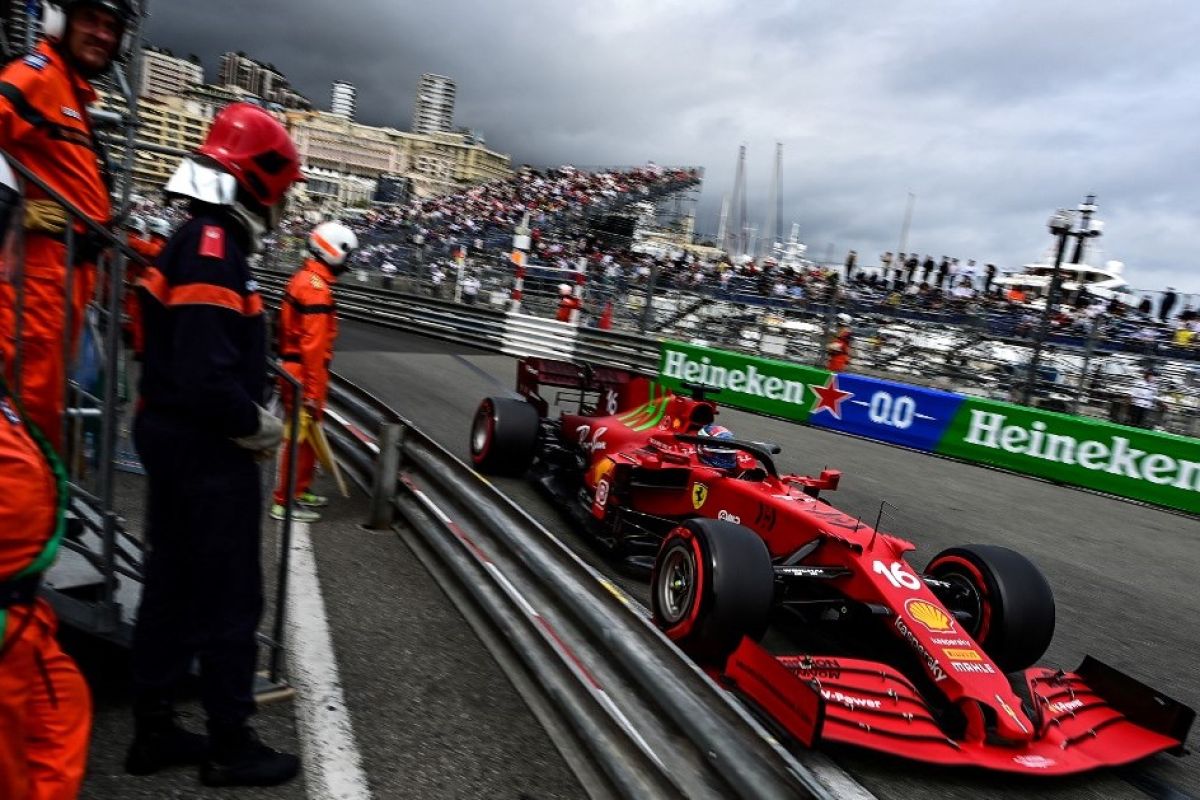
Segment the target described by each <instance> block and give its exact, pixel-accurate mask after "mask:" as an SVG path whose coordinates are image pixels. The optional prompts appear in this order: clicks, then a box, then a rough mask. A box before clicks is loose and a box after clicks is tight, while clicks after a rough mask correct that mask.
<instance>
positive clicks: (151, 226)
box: [146, 217, 171, 239]
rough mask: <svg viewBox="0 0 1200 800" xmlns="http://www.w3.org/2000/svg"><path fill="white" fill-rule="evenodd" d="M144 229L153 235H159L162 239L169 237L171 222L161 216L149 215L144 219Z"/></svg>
mask: <svg viewBox="0 0 1200 800" xmlns="http://www.w3.org/2000/svg"><path fill="white" fill-rule="evenodd" d="M146 229H147V230H149V231H150V233H151V235H153V236H161V237H163V238H164V239H170V238H171V223H169V222H167V221H166V220H165V219H163V218H162V217H151V218H150V219H148V220H146Z"/></svg>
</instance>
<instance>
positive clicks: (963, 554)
mask: <svg viewBox="0 0 1200 800" xmlns="http://www.w3.org/2000/svg"><path fill="white" fill-rule="evenodd" d="M948 557H954V558H958V559H962V560H963V561H966V562H968V563H970V564H972V565H973V566H974V567H975V568H976V570H978V572H979V574H980V575H981V576H982V578H983V586H978V587H977V589H978V590H981V591H982V593H983V595H984V596H985V598H986V600H987V602H988V603H989V605H990V614H991V620H990V623H989V625H988V630H987V631H986V634H985V636H984V638H983V639H978V638H977V639H976V641H978V643H979V646H980V647H982V648H983V650H984V652H986V653H987V654H988V656H989V657H990V658H991V659H992V660H993V661H994V662H996V665H997V666H998V667H1000V668H1001V669H1002V670H1004V671H1005V672H1016V671H1019V670H1023V669H1025V668H1027V667H1030V666H1033V665H1034V664H1035V663H1036V662H1037V661H1038V659H1040V658H1041V657H1042V656H1043V655H1044V654H1045V652H1046V649H1047V648H1048V647H1049V646H1050V641H1051V640H1052V639H1053V637H1054V626H1055V605H1054V593H1053V591H1052V590H1051V588H1050V584H1049V582H1048V581H1047V580H1046V577H1045V576H1044V575H1043V574H1042V572H1041V570H1039V569H1038V568H1037V566H1036V565H1034V564H1033V562H1031V561H1030V560H1029V559H1027V558H1026V557H1025V556H1023V555H1021V554H1020V553H1018V552H1016V551H1015V550H1010V549H1009V548H1007V547H1001V546H999V545H964V546H962V547H952V548H950V549H948V550H944V551H943V552H941V553H939V554H938V555H936V556H934V558H933V559H932V560H931V561H930V562H929V567H928V568H927V569H926V574H928V575H931V576H932V577H935V578H936V577H938V576H939V574H941V575H944V574H947V573H948V572H950V571H954V572H957V573H958V574H962V569H961V567H959V566H958V565H957V564H954V563H953V562H948V561H946V560H945V559H947V558H948ZM965 577H967V578H968V579H970V580H971V581H972V583H977V579H976V577H975V576H974V575H966V576H965Z"/></svg>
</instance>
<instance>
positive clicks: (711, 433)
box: [696, 423, 737, 469]
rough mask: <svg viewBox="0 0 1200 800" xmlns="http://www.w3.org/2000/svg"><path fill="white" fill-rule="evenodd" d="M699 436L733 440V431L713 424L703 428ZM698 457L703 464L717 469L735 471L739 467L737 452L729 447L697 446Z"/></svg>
mask: <svg viewBox="0 0 1200 800" xmlns="http://www.w3.org/2000/svg"><path fill="white" fill-rule="evenodd" d="M697 435H698V436H706V437H708V438H711V439H726V440H728V439H732V438H733V431H731V430H729V429H728V428H724V427H722V426H720V425H717V424H715V423H712V424H709V425H705V426H704V427H703V428H701V429H700V432H699V433H698V434H697ZM696 456H697V457H698V458H699V459H700V463H701V464H706V465H708V466H710V467H716V468H717V469H733V468H734V467H736V466H737V451H736V450H731V449H730V448H728V447H714V446H711V445H704V444H702V445H697V446H696Z"/></svg>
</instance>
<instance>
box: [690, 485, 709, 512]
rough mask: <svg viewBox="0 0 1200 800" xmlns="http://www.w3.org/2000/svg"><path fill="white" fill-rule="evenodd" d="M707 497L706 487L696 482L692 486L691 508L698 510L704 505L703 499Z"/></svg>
mask: <svg viewBox="0 0 1200 800" xmlns="http://www.w3.org/2000/svg"><path fill="white" fill-rule="evenodd" d="M707 499H708V487H707V486H705V485H704V484H703V483H697V484H695V485H693V486H692V508H695V509H696V510H699V509H701V508H703V507H704V501H705V500H707Z"/></svg>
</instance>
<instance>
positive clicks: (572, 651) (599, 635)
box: [326, 375, 830, 798]
mask: <svg viewBox="0 0 1200 800" xmlns="http://www.w3.org/2000/svg"><path fill="white" fill-rule="evenodd" d="M329 397H330V410H329V412H328V413H327V417H326V419H327V420H328V422H329V428H330V440H331V443H332V444H333V446H334V448H335V450H336V451H337V452H338V454H339V456H340V457H342V458H343V459H344V460H345V461H346V463H347V464H348V465H351V472H352V473H353V474H356V478H355V479H356V481H358V482H359V483H360V485H364V486H366V485H370V486H373V487H374V488H375V491H376V493H377V494H378V495H379V496H380V497H381V498H383V502H382V507H384V508H386V509H387V514H386V518H385V519H383V520H377V521H376V522H378V523H381V524H383V525H390V524H391V523H392V522H393V519H394V520H396V521H399V522H402V523H403V525H402V527H401V528H400V530H399V533H400V535H401V536H402V538H403V539H404V540H405V542H406V543H407V544H408V545H409V546H410V547H412V549H413V550H414V552H415V553H416V554H417V555H418V557H419V558H421V560H422V561H423V562H424V563H425V565H426V566H427V567H428V568H429V570H430V572H431V574H432V575H433V576H434V577H435V579H436V580H438V582H439V583H440V585H441V586H442V588H443V589H444V590H445V591H446V592H447V593H448V594H449V595H450V597H451V599H452V600H454V602H455V603H456V604H457V605H459V607H460V609H461V610H462V611H463V613H464V615H465V616H466V617H467V619H468V621H469V622H470V623H471V624H472V625H473V626H474V627H475V628H476V630H477V632H478V633H479V634H480V637H481V639H482V640H483V641H484V643H485V644H486V645H487V646H488V647H489V648H490V649H491V650H492V652H493V653H494V654H495V655H496V658H497V662H498V663H499V664H500V666H501V667H502V668H503V669H504V670H505V671H506V672H508V673H509V675H510V677H511V678H512V680H513V682H514V685H516V686H517V687H518V690H519V691H521V692H522V693H523V694H524V695H525V698H526V700H527V702H528V703H529V705H530V707H531V709H532V710H533V711H534V713H535V714H536V715H537V716H538V717H539V718H540V720H541V721H542V723H543V724H544V725H545V726H546V727H547V729H548V730H554V731H558V732H560V733H561V734H562V735H561V736H559V737H558V738H556V744H558V746H559V747H560V749H563V750H564V751H565V752H564V755H565V756H566V758H567V760H568V762H569V763H570V764H571V766H572V768H573V769H574V770H575V771H576V773H577V774H578V775H579V776H580V778H581V782H582V783H583V784H584V787H585V790H586V791H587V792H588V793H589V795H591V796H593V797H629V798H657V797H695V798H703V797H713V798H716V797H746V798H750V797H753V798H769V797H779V798H784V797H820V798H825V797H829V796H830V795H829V793H828V791H827V790H826V789H825V788H824V786H823V785H822V784H821V783H820V782H819V781H818V780H817V779H816V777H815V776H814V775H813V774H812V773H811V772H810V771H809V770H808V769H807V768H805V767H804V766H803V765H802V764H801V763H799V762H798V761H797V760H796V759H795V758H794V757H793V756H792V755H791V754H790V753H789V752H787V751H786V750H785V749H783V748H782V747H781V746H780V745H779V744H778V743H777V742H776V741H775V740H774V739H773V738H772V737H771V736H769V735H768V734H767V733H766V731H765V730H764V729H763V728H762V727H761V726H760V725H759V723H758V722H756V721H755V720H754V718H753V717H751V716H750V714H749V713H748V712H747V711H746V710H745V709H744V708H743V707H742V706H741V705H740V704H739V703H737V702H736V701H735V700H734V699H733V697H732V696H731V695H730V694H729V693H728V692H726V691H725V690H723V689H721V688H720V687H718V686H717V685H716V684H715V683H714V682H713V681H712V680H711V679H710V678H709V677H708V676H707V675H706V674H705V673H704V672H703V671H701V670H700V669H699V668H698V667H696V666H695V665H694V664H693V663H692V662H691V661H690V660H689V659H688V658H687V657H686V656H684V655H683V654H682V653H681V652H680V651H679V650H678V649H676V648H675V647H674V645H672V644H671V643H670V642H669V641H668V640H667V639H666V637H665V636H663V635H662V634H661V633H660V632H659V631H658V630H657V628H655V627H654V626H653V625H652V624H651V623H650V621H649V620H648V618H647V616H646V614H645V613H644V611H643V610H641V609H640V607H638V605H637V603H636V602H634V601H633V600H632V599H630V598H628V597H625V596H624V595H623V593H622V592H621V591H620V590H619V589H617V588H616V587H615V586H614V585H613V584H612V583H611V581H608V580H607V579H605V578H604V577H603V576H602V575H600V574H598V573H597V572H595V571H594V570H593V569H592V568H591V567H589V566H588V565H586V564H585V563H584V562H583V561H582V560H580V559H579V558H578V557H577V556H575V555H574V554H573V553H571V551H570V550H569V549H567V548H566V546H565V545H563V544H562V543H561V542H559V541H558V540H557V539H555V538H554V537H553V536H552V535H551V534H550V533H549V532H547V531H546V530H545V529H544V528H542V527H541V526H540V525H539V524H538V523H537V522H535V521H534V520H533V519H532V518H531V517H529V516H528V515H526V514H525V512H523V511H522V510H521V509H519V508H518V507H517V506H516V505H515V504H514V503H512V502H511V501H510V500H508V499H507V498H505V497H504V496H503V495H502V494H500V493H499V492H498V491H497V490H496V489H495V488H494V487H492V486H491V484H489V483H488V482H486V481H484V480H483V479H482V478H481V477H480V476H478V475H477V474H476V473H475V472H474V471H473V470H471V469H469V468H468V467H467V466H466V465H465V464H463V463H462V462H461V461H459V460H458V459H457V458H455V457H454V456H453V455H452V454H451V453H449V452H448V451H447V450H446V449H445V448H443V447H441V446H440V445H438V444H437V443H436V442H434V441H433V440H432V439H430V438H429V437H428V436H426V435H425V434H424V433H422V432H421V431H420V430H419V429H418V428H416V427H415V426H413V425H412V423H410V422H409V421H408V420H406V419H404V418H403V417H402V416H400V415H399V414H398V413H396V412H395V411H393V410H392V409H390V408H388V407H387V406H386V405H384V404H383V403H381V402H380V401H378V400H377V399H375V398H374V397H373V396H371V395H370V394H368V393H367V392H365V391H364V390H362V389H360V388H359V387H357V386H355V385H354V384H352V383H350V382H348V381H346V380H345V379H343V378H341V377H339V376H337V375H334V376H333V377H332V380H331V383H330V394H329ZM367 465H375V474H374V476H373V477H372V476H368V475H367V474H366V473H365V472H364V471H362V470H363V469H365V468H366V467H367Z"/></svg>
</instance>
